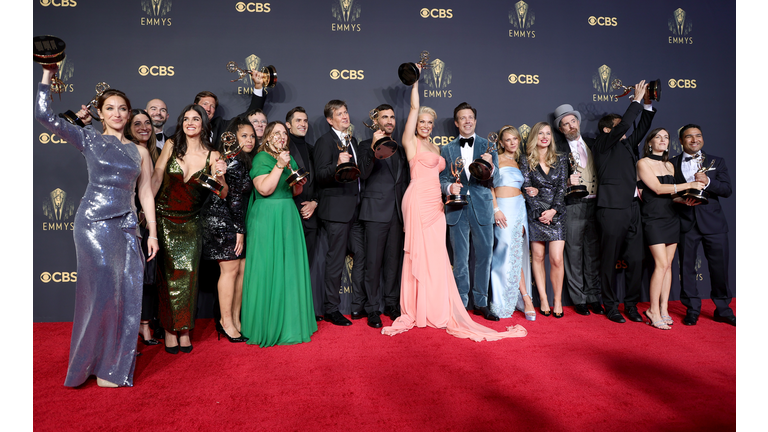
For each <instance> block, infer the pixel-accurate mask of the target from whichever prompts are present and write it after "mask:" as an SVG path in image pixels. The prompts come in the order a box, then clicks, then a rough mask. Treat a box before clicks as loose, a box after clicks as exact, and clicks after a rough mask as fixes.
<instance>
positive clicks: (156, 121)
mask: <svg viewBox="0 0 768 432" xmlns="http://www.w3.org/2000/svg"><path fill="white" fill-rule="evenodd" d="M146 111H147V114H149V120H150V121H151V122H152V128H153V129H154V131H155V138H156V140H157V148H159V149H162V148H163V146H164V145H165V140H167V139H168V138H170V137H171V135H166V134H165V132H163V126H165V122H166V121H168V107H167V106H166V105H165V102H163V101H162V100H160V99H152V100H151V101H149V102H147V108H146Z"/></svg>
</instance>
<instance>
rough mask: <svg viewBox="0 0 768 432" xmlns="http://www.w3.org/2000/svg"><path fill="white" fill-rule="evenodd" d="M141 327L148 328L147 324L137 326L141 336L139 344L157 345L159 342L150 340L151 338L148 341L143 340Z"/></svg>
mask: <svg viewBox="0 0 768 432" xmlns="http://www.w3.org/2000/svg"><path fill="white" fill-rule="evenodd" d="M141 326H147V328H149V322H146V323H140V324H139V336H141V343H143V344H144V345H159V344H160V341H158V340H157V339H152V338H151V337H150V339H144V334H143V333H142V332H141ZM150 330H151V329H150ZM150 333H152V332H150Z"/></svg>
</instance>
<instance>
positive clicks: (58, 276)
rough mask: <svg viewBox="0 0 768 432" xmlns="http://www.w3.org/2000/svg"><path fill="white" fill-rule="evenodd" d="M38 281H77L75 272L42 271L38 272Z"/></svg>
mask: <svg viewBox="0 0 768 432" xmlns="http://www.w3.org/2000/svg"><path fill="white" fill-rule="evenodd" d="M40 281H41V282H43V283H49V282H56V283H58V282H77V272H53V273H48V272H43V273H41V274H40Z"/></svg>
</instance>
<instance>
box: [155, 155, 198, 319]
mask: <svg viewBox="0 0 768 432" xmlns="http://www.w3.org/2000/svg"><path fill="white" fill-rule="evenodd" d="M210 158H211V153H210V152H208V157H207V158H206V160H205V167H204V168H202V169H201V170H200V171H204V170H207V169H208V163H209V161H210ZM200 171H198V172H196V173H194V174H192V176H191V177H190V178H189V180H188V181H187V182H184V171H182V169H181V166H180V165H179V163H178V162H177V161H176V158H175V157H174V156H171V158H170V160H169V161H168V166H167V167H166V168H165V173H164V175H163V183H162V185H161V186H160V190H159V191H158V192H157V196H156V197H155V206H156V212H155V214H156V216H157V237H158V242H159V243H160V252H159V254H158V257H157V259H159V261H158V273H157V274H158V282H159V286H158V294H159V297H160V305H159V310H160V325H161V326H162V327H163V328H164V329H165V330H167V331H180V330H191V329H192V328H194V326H195V321H194V319H195V312H196V309H197V280H198V273H197V271H198V268H199V266H200V255H201V253H202V250H203V230H202V225H201V221H200V210H201V209H202V207H203V204H204V203H205V200H206V198H208V195H209V194H210V190H209V189H207V188H205V187H204V186H203V185H202V184H201V183H200V182H198V181H196V180H195V177H196V176H197V175H198V174H199V173H200Z"/></svg>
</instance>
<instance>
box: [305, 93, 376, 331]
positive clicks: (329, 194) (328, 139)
mask: <svg viewBox="0 0 768 432" xmlns="http://www.w3.org/2000/svg"><path fill="white" fill-rule="evenodd" d="M323 114H324V115H325V119H326V120H327V121H328V124H329V125H331V130H329V131H328V132H327V133H326V134H324V135H323V136H321V137H320V138H318V140H317V142H315V181H316V182H317V183H316V184H315V187H316V188H317V190H318V196H319V203H318V206H317V216H318V217H319V218H320V221H321V223H322V229H323V230H324V231H325V233H326V235H327V237H326V238H327V239H328V253H327V254H326V256H325V278H324V281H323V282H324V284H325V315H324V316H323V318H324V319H325V320H326V321H330V322H331V323H332V324H335V325H339V326H348V325H352V322H351V321H349V320H348V319H346V318H345V317H344V315H342V314H341V312H340V311H339V303H340V302H341V297H340V295H339V289H340V288H341V272H342V271H343V270H344V260H345V258H346V255H347V250H349V251H350V252H352V254H353V262H354V266H353V269H352V291H353V295H355V294H354V293H355V292H356V291H359V290H362V289H363V288H362V279H363V278H362V268H363V263H364V262H365V251H364V247H363V232H362V226H361V225H360V223H359V221H358V213H359V202H360V192H361V190H360V181H359V179H357V180H355V181H351V182H338V181H336V179H335V174H336V167H337V166H338V165H341V164H343V163H347V162H350V161H352V162H354V163H357V155H356V154H355V151H356V150H357V140H356V139H355V138H354V137H353V136H351V135H350V134H349V132H350V131H349V126H350V122H349V113H348V112H347V104H346V102H344V101H341V100H337V99H334V100H332V101H330V102H328V103H327V104H326V105H325V109H324V110H323ZM345 145H346V148H345ZM344 148H345V149H344ZM342 149H344V150H342ZM364 316H366V314H365V311H364V310H353V311H352V318H353V319H358V318H362V317H364Z"/></svg>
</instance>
